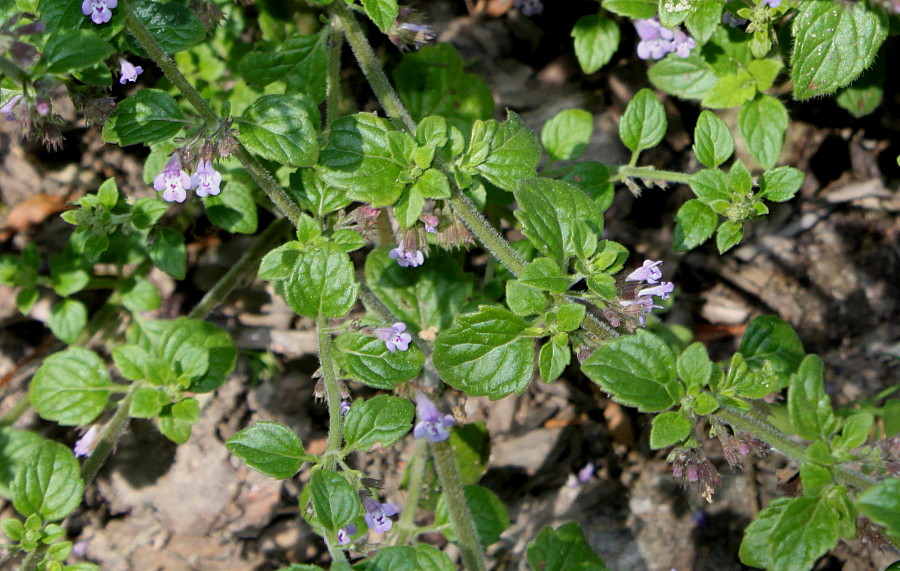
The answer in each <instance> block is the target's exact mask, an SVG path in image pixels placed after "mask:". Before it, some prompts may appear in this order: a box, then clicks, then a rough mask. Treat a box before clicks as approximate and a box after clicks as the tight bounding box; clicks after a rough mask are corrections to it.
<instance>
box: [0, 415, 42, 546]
mask: <svg viewBox="0 0 900 571" xmlns="http://www.w3.org/2000/svg"><path fill="white" fill-rule="evenodd" d="M44 440H45V439H44V437H42V436H41V435H40V434H37V433H36V432H32V431H30V430H21V429H18V428H11V427H8V426H6V427H2V428H0V497H4V498H7V499H9V498H11V497H12V496H11V493H10V490H9V483H10V482H12V481H13V479H14V478H15V477H16V473H17V472H18V471H19V468H21V466H22V465H23V464H25V462H27V461H28V459H29V458H31V457H32V456H34V454H35V452H36V451H37V449H38V447H39V446H40V445H41V443H42V442H44ZM4 521H9V520H4ZM15 521H18V520H15ZM10 539H15V538H12V537H11V538H10Z"/></svg>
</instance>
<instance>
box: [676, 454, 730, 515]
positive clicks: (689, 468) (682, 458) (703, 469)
mask: <svg viewBox="0 0 900 571" xmlns="http://www.w3.org/2000/svg"><path fill="white" fill-rule="evenodd" d="M669 461H670V462H671V463H672V475H673V476H675V477H676V478H679V479H681V481H682V482H683V483H685V484H690V485H691V486H692V487H693V488H695V489H697V491H699V492H700V495H701V496H703V498H704V499H705V500H706V501H707V502H709V503H712V496H713V494H714V493H715V491H716V486H718V485H719V482H721V481H722V479H721V478H720V477H719V471H718V470H716V467H715V466H713V464H712V462H710V461H709V459H707V458H706V456H704V454H703V451H702V450H699V449H697V448H688V449H684V448H682V449H677V448H676V449H675V450H673V451H672V453H671V454H670V455H669Z"/></svg>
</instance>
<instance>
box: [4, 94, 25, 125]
mask: <svg viewBox="0 0 900 571" xmlns="http://www.w3.org/2000/svg"><path fill="white" fill-rule="evenodd" d="M21 99H22V96H21V95H13V97H12V99H10V100H9V101H7V102H6V104H5V105H4V106H3V107H0V115H6V118H7V119H9V120H10V121H15V120H16V115H15V114H14V113H13V109H15V108H16V105H18V104H19V101H20V100H21Z"/></svg>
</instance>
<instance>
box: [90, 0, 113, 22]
mask: <svg viewBox="0 0 900 571" xmlns="http://www.w3.org/2000/svg"><path fill="white" fill-rule="evenodd" d="M118 5H119V0H84V2H82V3H81V13H82V14H84V15H85V16H90V17H91V21H92V22H94V23H95V24H105V23H107V22H109V20H110V19H111V18H112V12H111V11H110V10H112V9H113V8H115V7H116V6H118Z"/></svg>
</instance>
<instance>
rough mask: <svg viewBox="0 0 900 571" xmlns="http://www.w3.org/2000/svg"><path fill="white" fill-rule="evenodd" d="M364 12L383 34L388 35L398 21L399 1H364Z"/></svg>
mask: <svg viewBox="0 0 900 571" xmlns="http://www.w3.org/2000/svg"><path fill="white" fill-rule="evenodd" d="M362 5H363V10H365V11H366V14H367V15H368V16H369V18H371V20H372V21H373V22H375V25H376V26H378V29H379V30H381V32H382V33H384V34H386V33H388V31H389V30H390V29H391V26H392V25H393V24H394V20H396V19H397V14H398V13H399V12H400V8H399V7H398V6H397V0H362Z"/></svg>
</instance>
